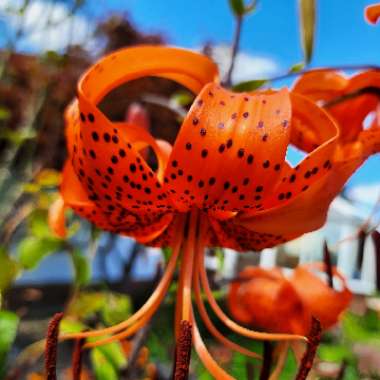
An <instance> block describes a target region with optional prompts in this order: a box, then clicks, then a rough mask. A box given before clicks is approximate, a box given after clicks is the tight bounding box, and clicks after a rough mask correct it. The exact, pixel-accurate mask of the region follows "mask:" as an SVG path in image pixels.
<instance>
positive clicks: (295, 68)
mask: <svg viewBox="0 0 380 380" xmlns="http://www.w3.org/2000/svg"><path fill="white" fill-rule="evenodd" d="M304 68H305V62H298V63H295V64H294V65H293V66H292V67H291V68H290V69H289V73H299V72H300V71H302V70H303V69H304Z"/></svg>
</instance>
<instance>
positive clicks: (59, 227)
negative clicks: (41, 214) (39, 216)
mask: <svg viewBox="0 0 380 380" xmlns="http://www.w3.org/2000/svg"><path fill="white" fill-rule="evenodd" d="M65 208H66V206H65V202H64V200H63V198H62V197H61V196H59V198H58V199H57V200H56V201H55V202H54V203H53V204H52V205H51V206H50V208H49V216H48V223H49V227H50V229H51V230H52V231H53V233H54V234H55V235H56V236H57V237H60V238H62V239H64V238H65V237H66V235H67V230H66V226H65Z"/></svg>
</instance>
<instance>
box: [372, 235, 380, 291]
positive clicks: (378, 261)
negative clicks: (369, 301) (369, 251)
mask: <svg viewBox="0 0 380 380" xmlns="http://www.w3.org/2000/svg"><path fill="white" fill-rule="evenodd" d="M371 236H372V240H373V243H374V245H375V265H376V288H377V290H378V291H380V232H379V231H376V230H375V231H373V232H372V235H371Z"/></svg>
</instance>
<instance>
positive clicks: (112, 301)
mask: <svg viewBox="0 0 380 380" xmlns="http://www.w3.org/2000/svg"><path fill="white" fill-rule="evenodd" d="M131 311H132V303H131V299H130V298H129V297H128V296H126V295H124V294H115V293H113V294H109V295H108V296H107V302H106V303H105V305H104V307H103V309H102V318H103V321H104V323H105V324H106V325H108V326H113V325H116V324H118V323H120V322H122V321H125V320H126V319H127V318H128V317H129V316H130V315H131Z"/></svg>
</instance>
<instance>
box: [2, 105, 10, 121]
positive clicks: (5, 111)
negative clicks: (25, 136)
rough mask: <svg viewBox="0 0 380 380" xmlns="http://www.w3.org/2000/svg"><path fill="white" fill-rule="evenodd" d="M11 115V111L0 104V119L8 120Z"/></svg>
mask: <svg viewBox="0 0 380 380" xmlns="http://www.w3.org/2000/svg"><path fill="white" fill-rule="evenodd" d="M10 117H11V112H10V111H9V109H8V108H6V107H4V106H2V105H0V120H8V119H9V118H10Z"/></svg>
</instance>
